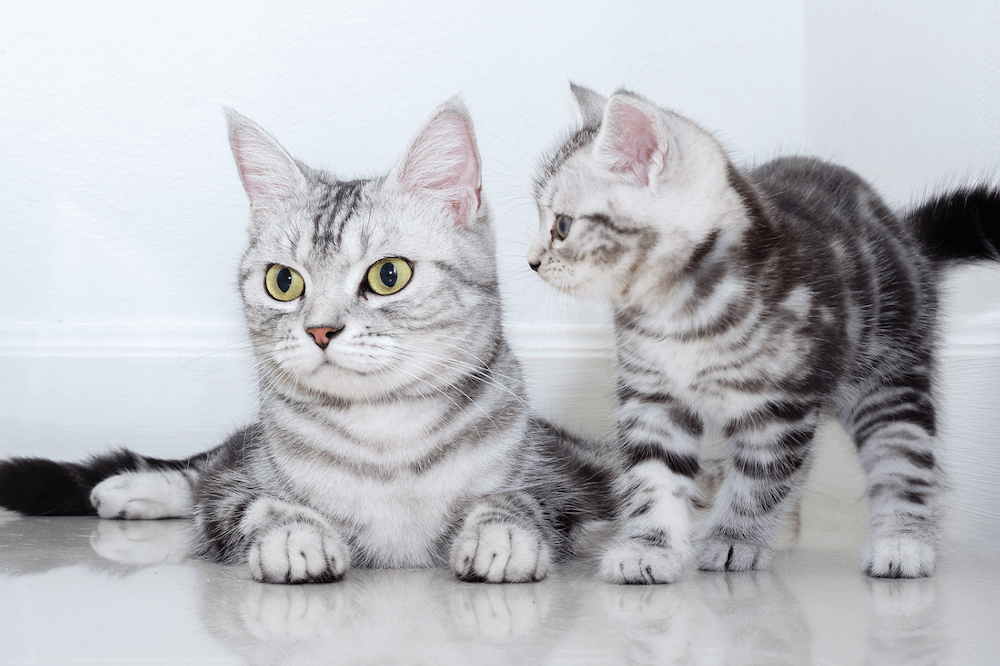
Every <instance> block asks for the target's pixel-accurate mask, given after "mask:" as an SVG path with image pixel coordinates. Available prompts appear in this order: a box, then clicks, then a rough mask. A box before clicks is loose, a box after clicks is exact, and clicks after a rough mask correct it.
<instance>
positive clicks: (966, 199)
mask: <svg viewBox="0 0 1000 666" xmlns="http://www.w3.org/2000/svg"><path fill="white" fill-rule="evenodd" d="M906 219H907V220H908V221H909V222H910V223H911V224H912V225H913V227H914V229H915V230H916V232H917V238H918V239H919V240H920V243H921V244H922V245H923V247H924V252H925V253H926V255H927V256H928V257H930V258H931V259H934V260H937V261H963V262H964V261H1000V251H998V248H1000V189H996V188H991V187H987V186H979V187H973V188H965V189H960V190H956V191H954V192H950V193H948V194H944V195H941V196H939V197H936V198H934V199H931V200H930V201H928V202H926V203H924V204H922V205H921V206H918V207H917V208H916V209H914V210H912V211H910V212H909V213H907V214H906Z"/></svg>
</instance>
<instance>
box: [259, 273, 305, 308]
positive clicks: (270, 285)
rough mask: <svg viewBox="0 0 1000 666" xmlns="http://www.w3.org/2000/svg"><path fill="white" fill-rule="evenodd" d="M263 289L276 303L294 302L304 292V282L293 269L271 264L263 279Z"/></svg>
mask: <svg viewBox="0 0 1000 666" xmlns="http://www.w3.org/2000/svg"><path fill="white" fill-rule="evenodd" d="M264 287H265V288H266V289H267V293H268V294H270V295H271V298H273V299H275V300H277V301H294V300H295V299H296V298H298V297H299V296H301V295H302V292H304V291H305V290H306V281H305V280H303V279H302V276H301V275H300V274H299V272H298V271H297V270H295V269H294V268H289V267H288V266H282V265H281V264H271V266H270V267H269V268H268V269H267V275H266V276H265V277H264Z"/></svg>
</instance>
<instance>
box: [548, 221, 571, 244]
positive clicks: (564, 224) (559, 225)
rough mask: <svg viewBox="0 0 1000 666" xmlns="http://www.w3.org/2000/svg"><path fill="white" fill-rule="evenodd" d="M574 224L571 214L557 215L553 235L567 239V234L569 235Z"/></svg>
mask: <svg viewBox="0 0 1000 666" xmlns="http://www.w3.org/2000/svg"><path fill="white" fill-rule="evenodd" d="M572 226H573V218H572V217H570V216H569V215H557V216H556V222H555V224H553V225H552V237H553V238H558V239H559V240H566V236H569V229H570V227H572Z"/></svg>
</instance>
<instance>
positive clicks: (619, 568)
mask: <svg viewBox="0 0 1000 666" xmlns="http://www.w3.org/2000/svg"><path fill="white" fill-rule="evenodd" d="M680 545H684V544H680ZM689 559H690V555H689V552H688V549H687V548H678V547H676V546H673V545H671V544H669V543H666V541H665V539H663V538H662V537H657V538H643V537H623V538H619V539H616V540H615V541H614V542H613V543H612V544H611V547H610V548H609V549H608V550H607V552H605V553H604V556H603V557H602V558H601V577H602V578H603V579H604V580H606V581H608V582H609V583H617V584H619V585H656V584H661V583H673V582H675V581H677V580H678V579H679V578H680V577H681V574H682V573H683V572H684V569H685V568H686V567H687V564H688V560H689Z"/></svg>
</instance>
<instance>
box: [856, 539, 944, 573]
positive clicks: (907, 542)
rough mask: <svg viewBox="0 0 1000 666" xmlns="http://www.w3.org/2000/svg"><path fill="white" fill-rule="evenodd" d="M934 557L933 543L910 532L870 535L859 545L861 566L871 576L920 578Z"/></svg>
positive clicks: (929, 571)
mask: <svg viewBox="0 0 1000 666" xmlns="http://www.w3.org/2000/svg"><path fill="white" fill-rule="evenodd" d="M934 561H935V553H934V546H933V545H932V544H931V543H929V542H927V541H925V540H921V539H915V538H913V537H909V536H886V537H876V538H870V539H869V540H868V541H866V542H865V545H864V546H863V547H862V549H861V570H862V571H864V572H865V573H866V574H868V575H869V576H872V577H874V578H923V577H924V576H930V575H931V574H932V573H934Z"/></svg>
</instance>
